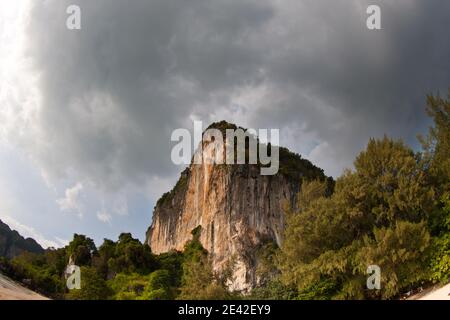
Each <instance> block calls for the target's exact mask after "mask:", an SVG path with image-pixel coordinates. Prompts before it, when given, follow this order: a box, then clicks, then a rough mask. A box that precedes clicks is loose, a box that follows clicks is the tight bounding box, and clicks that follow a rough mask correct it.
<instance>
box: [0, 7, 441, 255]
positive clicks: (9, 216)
mask: <svg viewBox="0 0 450 320" xmlns="http://www.w3.org/2000/svg"><path fill="white" fill-rule="evenodd" d="M371 4H377V5H379V6H380V8H381V26H382V28H381V30H369V29H368V28H367V27H366V19H367V18H368V15H367V13H366V9H367V7H368V6H369V5H371ZM70 5H78V6H79V7H80V9H81V30H69V29H68V28H67V27H66V21H67V18H68V17H69V14H67V12H66V9H67V7H69V6H70ZM449 12H450V2H449V1H446V0H427V1H425V0H409V1H395V2H394V1H376V0H371V1H365V0H336V1H328V0H283V1H281V0H220V1H219V0H213V1H211V0H152V1H144V0H128V1H120V0H96V1H90V0H45V1H44V0H30V1H29V0H16V1H1V3H0V219H1V220H3V221H4V222H5V223H7V224H9V225H10V227H11V228H13V229H16V230H18V231H19V232H20V233H22V234H23V235H24V236H28V237H33V238H35V239H36V240H37V241H38V242H39V243H41V244H42V245H43V246H44V247H48V246H54V247H59V246H63V245H65V244H66V243H67V242H68V241H69V240H70V239H71V238H72V235H73V233H82V234H86V235H88V236H90V237H92V238H93V239H94V240H95V241H96V243H97V244H98V245H99V244H101V242H102V240H103V238H109V239H112V240H116V239H117V237H118V235H119V233H120V232H132V234H133V235H134V236H135V237H137V238H139V239H141V240H144V238H145V231H146V230H147V228H148V226H149V225H150V224H151V216H152V210H153V207H154V205H155V203H156V201H157V199H158V198H159V197H160V196H161V195H162V194H163V193H164V192H166V191H169V190H170V189H171V187H172V186H173V185H174V183H175V182H176V180H177V178H178V176H179V174H180V172H181V171H182V169H183V168H182V167H180V166H176V165H174V164H173V163H172V162H171V161H170V152H171V148H172V147H173V143H172V142H171V141H170V136H171V132H172V131H173V130H174V129H176V128H187V129H192V127H193V120H201V121H203V123H204V126H205V127H206V126H207V125H208V124H210V123H211V122H213V121H219V120H227V121H229V122H233V123H235V124H237V125H239V126H242V127H246V128H255V129H271V128H278V129H280V144H281V145H283V146H287V147H288V148H289V149H291V150H292V151H295V152H297V153H300V154H301V155H302V156H303V157H304V158H307V159H309V160H311V161H312V162H313V163H314V164H316V165H317V166H319V167H321V168H323V169H324V170H325V173H326V174H328V175H332V176H334V177H338V176H339V175H340V174H341V173H342V171H343V170H344V169H345V168H352V162H353V159H354V158H355V156H356V155H357V154H358V153H359V152H360V151H361V150H363V149H364V147H365V145H366V144H367V141H368V139H369V138H371V137H382V136H383V135H385V134H387V135H389V136H391V137H393V138H401V139H404V140H405V141H406V142H407V143H408V144H409V145H411V146H412V147H413V148H415V149H417V148H418V147H419V146H418V143H417V139H416V136H417V134H418V133H423V132H425V131H426V130H427V127H428V126H429V125H430V121H429V119H428V118H427V116H426V113H425V98H426V95H427V94H437V93H441V94H442V95H446V93H447V90H448V87H449V86H450V72H449V71H450V59H449V57H450V37H448V31H449V30H450V17H449V15H448V13H449Z"/></svg>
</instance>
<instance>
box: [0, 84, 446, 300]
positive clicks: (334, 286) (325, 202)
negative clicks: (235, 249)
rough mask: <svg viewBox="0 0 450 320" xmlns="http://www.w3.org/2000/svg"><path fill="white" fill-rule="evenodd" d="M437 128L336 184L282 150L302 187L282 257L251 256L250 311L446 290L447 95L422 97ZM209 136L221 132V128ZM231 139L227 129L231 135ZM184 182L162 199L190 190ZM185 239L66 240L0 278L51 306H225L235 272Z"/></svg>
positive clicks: (380, 152) (384, 143)
mask: <svg viewBox="0 0 450 320" xmlns="http://www.w3.org/2000/svg"><path fill="white" fill-rule="evenodd" d="M427 103H428V107H427V111H428V113H429V115H430V116H431V117H432V119H433V122H434V126H433V127H432V128H430V131H429V133H428V135H427V136H426V137H419V139H420V141H421V143H422V147H423V148H422V151H421V152H415V151H413V150H412V149H411V148H409V147H408V146H407V145H405V144H404V143H403V142H402V141H400V140H392V139H390V138H388V137H384V138H382V139H371V140H370V141H369V142H368V145H367V147H366V149H365V150H363V151H362V152H361V153H360V154H359V155H358V156H357V157H356V159H355V161H354V170H347V171H346V172H345V173H344V174H343V175H342V176H341V177H339V178H338V179H337V180H336V182H334V181H332V180H330V179H326V177H325V175H324V174H323V171H322V170H320V169H318V168H316V167H315V166H313V165H312V164H311V163H310V162H309V161H307V160H304V159H301V157H300V156H299V155H296V154H293V153H291V152H289V151H287V149H284V148H280V164H281V166H280V174H283V175H285V176H287V177H289V178H290V179H292V181H295V180H296V181H298V182H301V184H300V185H301V188H300V192H299V194H298V203H297V205H296V206H295V209H289V208H287V212H286V228H285V234H284V241H283V244H282V246H281V247H278V246H277V245H276V244H275V243H273V242H267V243H265V244H263V245H261V246H260V247H258V248H255V250H256V253H257V254H256V255H257V276H258V279H259V286H258V287H257V288H255V289H254V290H253V291H252V292H251V294H250V295H249V296H246V298H250V299H253V298H256V299H301V300H303V299H393V298H396V297H398V296H399V295H401V294H402V293H404V292H406V291H409V290H412V289H415V288H418V287H420V286H426V285H429V284H432V283H437V282H447V281H449V279H450V92H449V97H448V98H447V99H443V98H440V97H432V96H430V97H428V100H427ZM211 127H215V128H219V129H220V130H224V129H226V128H228V127H229V124H227V123H226V122H221V123H216V124H213V125H212V126H211ZM233 128H235V127H233ZM187 177H188V174H187V172H185V173H183V174H182V177H181V178H180V180H179V181H178V183H177V185H176V186H175V188H174V190H172V191H171V192H170V193H168V194H166V195H165V196H163V198H162V199H160V202H158V204H161V203H164V202H165V201H167V200H169V199H171V198H172V197H173V196H174V194H175V192H176V191H177V190H179V189H180V188H184V187H185V186H186V184H187V179H188V178H187ZM201 232H202V229H201V227H200V226H199V227H197V228H195V229H194V230H193V231H192V240H191V241H189V242H188V243H187V244H186V246H185V248H184V250H183V252H177V251H172V252H168V253H165V254H161V255H154V254H153V253H152V252H151V249H150V248H149V247H148V246H147V245H145V244H144V245H143V244H142V243H140V241H139V240H137V239H134V238H133V237H132V236H131V234H129V233H123V234H121V235H120V236H119V239H118V241H117V242H114V241H111V240H108V239H105V240H104V243H103V244H102V245H101V246H100V247H99V248H98V249H97V248H96V246H95V244H94V242H93V241H92V239H90V238H88V237H86V236H84V235H77V234H75V235H74V238H73V240H72V241H71V242H70V244H69V245H68V246H66V247H65V248H61V249H57V250H55V249H50V250H46V251H45V252H44V253H41V254H33V253H23V254H22V255H20V256H18V257H15V258H14V259H12V260H8V259H5V258H0V271H2V272H4V273H6V274H8V275H9V276H11V277H12V278H14V279H17V280H19V281H22V280H24V279H26V281H25V282H26V283H27V285H28V286H29V287H30V288H31V289H34V290H36V291H38V292H40V293H43V294H45V295H47V296H50V297H52V298H57V299H117V300H122V299H136V300H158V299H233V298H240V296H239V295H238V294H236V293H230V292H229V291H228V290H227V286H226V284H227V283H228V282H229V281H230V279H231V275H232V271H233V267H234V263H233V261H234V260H233V259H230V264H229V266H228V267H227V268H225V269H224V270H223V271H222V273H220V274H217V273H216V272H214V271H213V268H212V264H211V259H210V257H209V256H208V252H207V251H206V250H205V249H204V248H203V247H202V245H201V243H200V240H199V239H200V235H201ZM69 261H72V262H74V263H76V264H77V265H79V266H81V267H82V268H81V272H82V288H81V289H80V290H73V291H71V292H68V291H67V289H66V288H65V279H64V269H65V267H66V265H67V264H68V263H69ZM369 265H378V266H379V267H380V268H381V286H382V287H381V290H368V289H367V288H366V280H367V276H368V275H367V273H366V272H367V267H368V266H369Z"/></svg>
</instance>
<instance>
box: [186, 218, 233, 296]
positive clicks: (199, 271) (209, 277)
mask: <svg viewBox="0 0 450 320" xmlns="http://www.w3.org/2000/svg"><path fill="white" fill-rule="evenodd" d="M191 233H192V237H193V239H192V240H191V241H189V242H188V243H187V244H186V245H185V248H184V252H183V257H184V261H183V265H182V270H183V276H182V281H181V287H180V295H179V296H178V299H182V300H224V299H230V298H231V297H232V295H231V294H230V293H229V292H228V290H227V288H226V281H227V279H226V278H224V277H220V276H218V275H217V274H216V273H214V271H213V268H212V263H211V260H210V259H209V257H208V252H207V251H206V250H205V249H204V248H203V246H202V245H201V243H200V240H199V239H200V234H201V227H200V226H199V227H197V228H195V229H194V230H192V232H191ZM224 274H229V273H228V272H226V271H225V272H224Z"/></svg>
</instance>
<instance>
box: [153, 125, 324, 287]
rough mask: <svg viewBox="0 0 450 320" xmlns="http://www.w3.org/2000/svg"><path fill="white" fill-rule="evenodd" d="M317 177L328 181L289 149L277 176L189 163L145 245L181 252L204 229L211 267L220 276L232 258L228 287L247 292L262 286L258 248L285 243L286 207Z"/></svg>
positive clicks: (161, 204)
mask: <svg viewBox="0 0 450 320" xmlns="http://www.w3.org/2000/svg"><path fill="white" fill-rule="evenodd" d="M214 125H216V126H217V125H221V126H223V125H224V123H223V122H222V123H219V124H214ZM214 125H213V126H214ZM226 125H228V124H226ZM215 147H217V146H215V143H214V142H209V143H206V144H205V145H204V148H203V155H202V156H203V157H204V158H208V157H209V158H214V155H215V153H214V150H215ZM316 177H319V178H323V179H325V178H326V177H325V176H324V174H323V171H322V170H321V169H319V168H317V167H315V166H313V165H312V164H311V163H310V162H309V161H307V160H304V159H302V158H301V157H300V156H299V155H296V154H293V153H291V152H289V151H288V150H287V149H285V148H280V170H279V172H278V174H276V175H273V176H263V175H260V170H259V167H258V165H248V164H245V165H223V164H191V165H190V166H189V167H188V168H187V169H186V170H185V171H183V173H182V174H181V177H180V179H179V180H178V182H177V184H176V186H175V187H174V189H173V190H172V191H170V192H168V193H166V194H165V195H163V197H162V198H161V199H160V200H159V201H158V202H157V205H156V206H155V209H154V212H153V221H152V224H151V226H150V228H149V231H148V233H147V243H148V244H149V245H150V247H151V249H152V251H153V252H154V253H157V254H159V253H163V252H167V251H169V250H172V249H175V250H182V249H183V247H184V245H185V243H186V242H187V241H189V240H190V239H191V237H192V235H191V231H192V230H193V229H194V228H196V227H198V226H201V229H202V232H201V236H200V241H201V243H202V245H203V246H204V247H205V248H206V249H207V250H208V252H209V254H210V256H211V257H212V261H213V268H214V269H215V270H218V271H220V269H221V268H222V267H224V266H225V265H226V262H227V261H229V259H230V258H231V257H233V258H234V259H235V271H234V275H233V283H231V284H230V288H231V289H236V290H244V291H247V290H249V289H251V288H253V287H254V286H255V285H256V284H257V281H258V279H257V276H256V272H255V270H256V266H257V263H258V261H257V260H258V259H257V255H256V251H257V249H258V248H259V247H260V246H262V245H263V244H265V243H267V242H269V241H274V242H276V243H277V244H278V245H279V244H280V243H281V241H282V233H283V228H284V210H283V206H284V205H285V204H288V205H291V206H295V203H296V194H297V192H298V190H299V185H300V181H301V179H302V178H306V179H313V178H316Z"/></svg>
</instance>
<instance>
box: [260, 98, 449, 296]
mask: <svg viewBox="0 0 450 320" xmlns="http://www.w3.org/2000/svg"><path fill="white" fill-rule="evenodd" d="M449 99H450V97H449ZM428 112H429V114H430V115H431V116H432V118H433V120H434V124H435V125H434V126H433V127H432V128H431V129H430V132H429V135H428V136H427V137H426V138H423V137H421V138H420V139H421V141H422V143H423V152H414V151H413V150H411V149H410V148H409V147H407V146H406V145H405V144H404V143H403V142H401V141H394V140H391V139H389V138H387V137H384V138H383V139H379V140H377V139H371V140H370V141H369V143H368V145H367V148H366V150H364V151H363V152H361V153H360V154H359V156H358V157H357V158H356V160H355V163H354V166H355V169H354V170H353V171H350V170H348V171H346V172H345V173H344V174H343V175H342V176H341V177H340V178H339V179H337V181H336V185H335V188H334V192H333V193H332V194H327V189H328V186H327V184H326V182H324V181H320V180H316V181H304V182H303V184H302V186H301V191H300V194H299V197H298V199H299V204H298V206H297V207H298V209H296V210H289V212H287V223H286V230H285V240H284V242H283V245H282V247H281V248H280V249H278V250H277V251H276V252H275V253H273V254H272V256H273V260H274V261H275V265H274V267H273V271H272V274H275V275H276V276H275V277H274V276H271V277H269V278H268V279H269V280H268V282H267V283H266V284H264V285H263V286H261V287H259V288H257V290H255V292H256V293H258V294H259V297H267V298H286V293H287V292H290V293H291V298H295V299H391V298H395V297H397V296H398V295H399V294H401V293H402V292H406V291H409V290H411V289H414V288H417V287H420V286H423V285H428V284H430V283H433V282H438V281H442V282H447V281H449V277H450V223H449V222H450V201H449V199H450V196H449V186H450V184H449V182H450V175H449V173H450V170H449V163H450V147H449V143H450V142H449V141H450V139H449V138H450V101H449V100H445V99H442V98H439V97H428ZM372 264H375V265H378V266H380V268H381V285H382V289H381V290H368V289H367V288H366V280H367V274H366V270H367V267H368V266H369V265H372ZM277 272H278V273H277ZM292 290H294V293H292Z"/></svg>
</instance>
